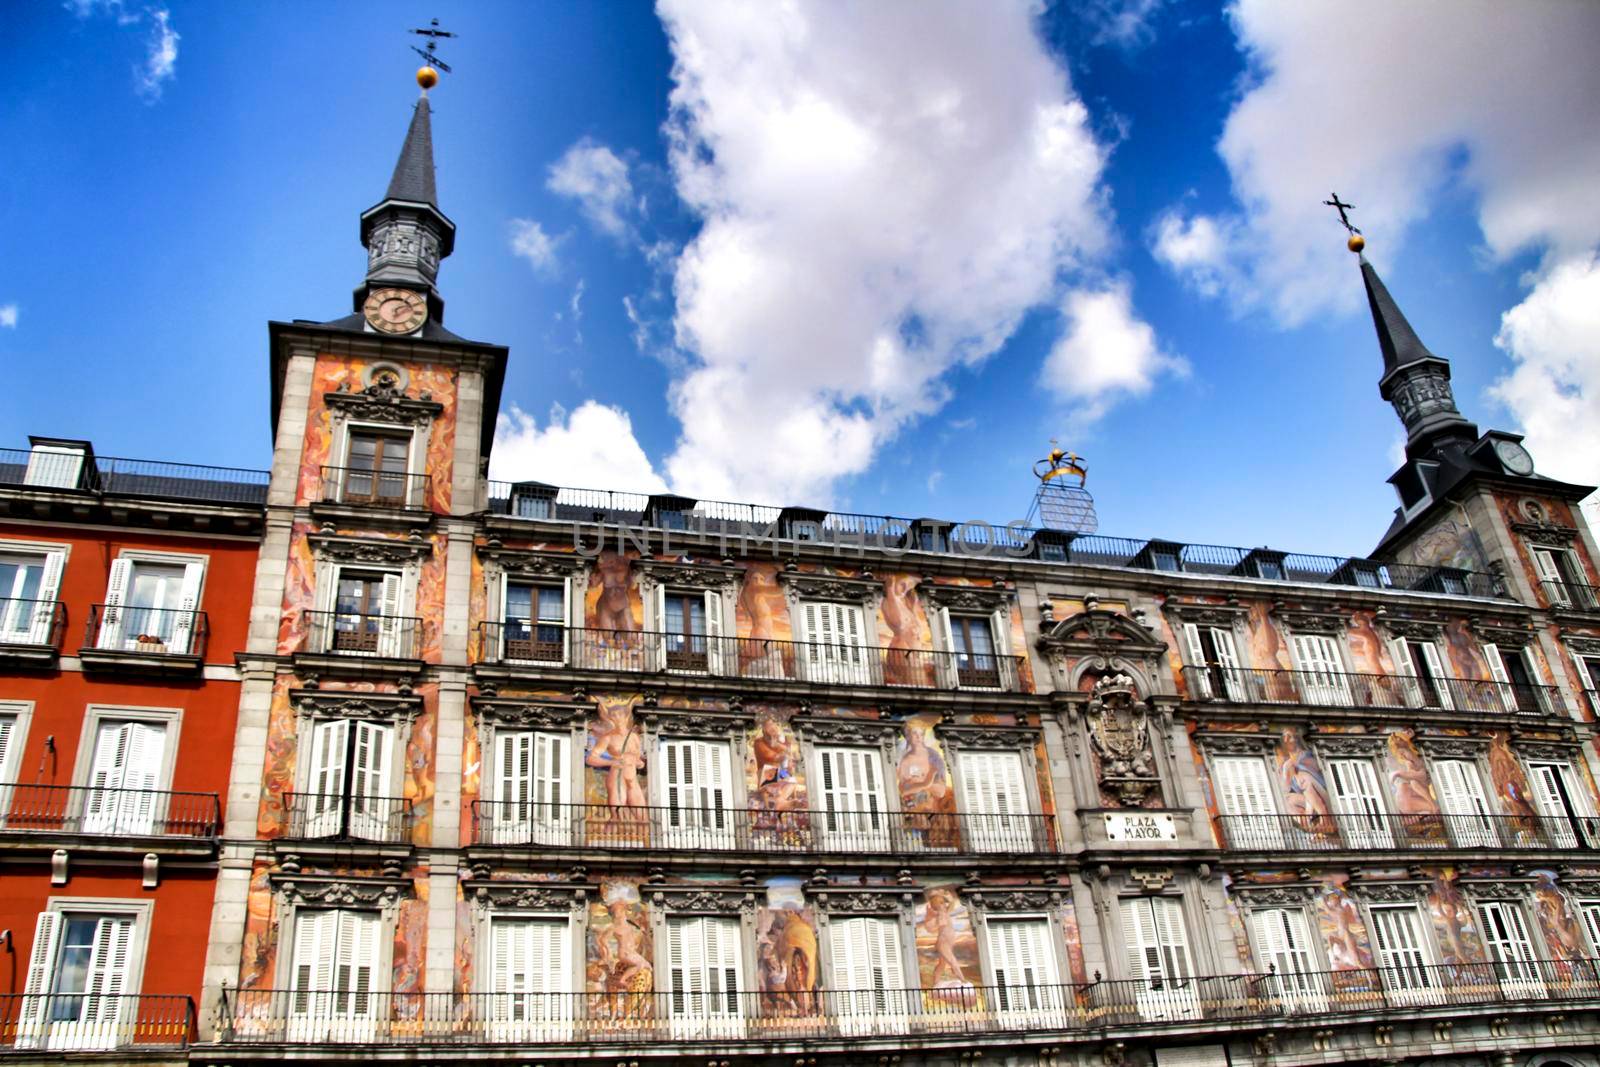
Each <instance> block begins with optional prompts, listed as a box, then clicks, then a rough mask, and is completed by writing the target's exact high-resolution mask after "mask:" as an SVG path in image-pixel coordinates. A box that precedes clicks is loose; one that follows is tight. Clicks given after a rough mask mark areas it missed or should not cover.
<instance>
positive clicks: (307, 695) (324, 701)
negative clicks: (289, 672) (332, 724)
mask: <svg viewBox="0 0 1600 1067" xmlns="http://www.w3.org/2000/svg"><path fill="white" fill-rule="evenodd" d="M289 706H290V707H292V708H294V710H295V712H296V713H297V714H299V715H301V716H304V717H308V718H324V719H361V720H365V721H369V722H398V723H408V722H410V721H411V720H412V719H414V718H416V716H417V713H418V712H420V711H421V710H422V698H421V697H420V696H416V695H415V694H412V693H346V692H340V691H339V690H337V689H291V690H289Z"/></svg>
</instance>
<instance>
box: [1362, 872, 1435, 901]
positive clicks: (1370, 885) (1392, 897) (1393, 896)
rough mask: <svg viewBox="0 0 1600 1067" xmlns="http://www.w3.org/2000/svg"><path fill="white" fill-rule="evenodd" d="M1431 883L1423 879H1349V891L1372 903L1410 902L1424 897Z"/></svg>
mask: <svg viewBox="0 0 1600 1067" xmlns="http://www.w3.org/2000/svg"><path fill="white" fill-rule="evenodd" d="M1431 885H1432V883H1430V882H1424V881H1398V880H1388V879H1386V880H1383V881H1371V882H1369V881H1366V880H1364V879H1360V878H1352V879H1350V891H1351V892H1352V893H1354V894H1355V895H1356V896H1358V897H1360V898H1361V899H1362V900H1366V901H1370V902H1371V903H1374V904H1410V903H1413V902H1415V901H1419V900H1422V899H1423V898H1424V897H1426V896H1427V895H1428V889H1429V887H1430V886H1431Z"/></svg>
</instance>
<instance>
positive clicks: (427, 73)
mask: <svg viewBox="0 0 1600 1067" xmlns="http://www.w3.org/2000/svg"><path fill="white" fill-rule="evenodd" d="M417 84H418V85H420V86H422V88H423V91H424V92H426V91H427V90H429V89H432V88H433V87H434V86H435V85H438V84H439V72H438V71H436V70H434V69H433V68H432V67H427V66H423V67H418V68H417Z"/></svg>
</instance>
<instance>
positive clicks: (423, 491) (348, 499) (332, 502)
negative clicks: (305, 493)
mask: <svg viewBox="0 0 1600 1067" xmlns="http://www.w3.org/2000/svg"><path fill="white" fill-rule="evenodd" d="M431 499H432V480H431V479H430V478H429V476H428V475H426V474H407V473H406V472H405V471H375V470H372V469H371V468H361V467H323V468H322V476H321V479H320V481H319V483H318V488H317V494H316V497H315V500H314V502H313V503H312V505H311V510H312V513H313V514H316V515H321V516H323V517H331V518H334V519H338V518H341V517H344V518H357V517H358V518H359V521H362V522H365V523H376V524H377V525H399V526H402V527H405V526H418V527H420V526H426V525H427V524H428V523H429V522H430V521H431V520H432V515H431V513H430V512H429V508H428V503H429V501H430V500H431ZM358 513H359V515H358Z"/></svg>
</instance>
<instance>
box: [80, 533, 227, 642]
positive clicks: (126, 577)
mask: <svg viewBox="0 0 1600 1067" xmlns="http://www.w3.org/2000/svg"><path fill="white" fill-rule="evenodd" d="M204 577H205V564H204V563H202V562H200V561H198V560H193V561H187V562H183V561H170V560H164V559H146V558H140V557H129V556H122V557H119V558H118V559H116V560H113V561H112V563H111V577H110V580H109V581H108V582H107V583H106V602H105V614H104V615H103V616H101V621H100V633H99V639H98V640H97V641H96V642H95V645H96V647H98V648H109V649H121V650H123V651H129V652H151V653H157V654H166V655H174V656H187V655H192V654H194V653H195V651H196V649H195V641H194V636H195V632H196V630H197V628H198V627H197V625H196V622H197V618H198V615H199V612H198V611H197V610H196V609H197V608H198V607H199V606H200V585H201V582H202V580H203V579H204Z"/></svg>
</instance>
